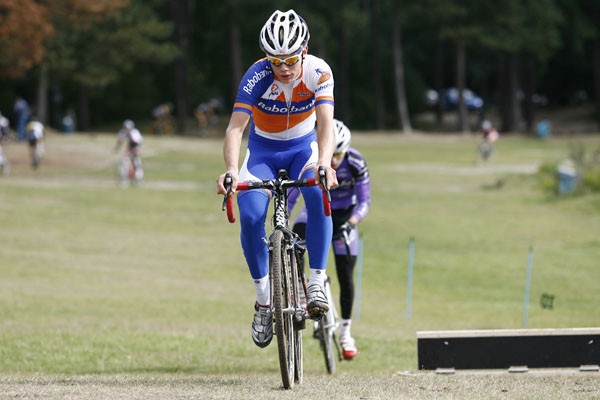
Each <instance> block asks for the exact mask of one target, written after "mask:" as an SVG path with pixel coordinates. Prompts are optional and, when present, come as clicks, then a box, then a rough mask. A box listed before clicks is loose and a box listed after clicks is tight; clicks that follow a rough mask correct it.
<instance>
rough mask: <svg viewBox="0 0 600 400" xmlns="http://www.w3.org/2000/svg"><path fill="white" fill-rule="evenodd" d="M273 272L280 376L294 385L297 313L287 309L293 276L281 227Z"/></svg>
mask: <svg viewBox="0 0 600 400" xmlns="http://www.w3.org/2000/svg"><path fill="white" fill-rule="evenodd" d="M271 245H272V249H271V259H270V262H271V274H272V276H273V293H272V295H273V307H274V319H275V321H274V322H275V333H276V336H277V350H278V353H279V369H280V370H281V380H282V382H283V387H284V388H285V389H291V388H293V387H294V379H295V372H294V371H295V367H296V362H295V358H296V357H295V356H296V352H295V349H294V344H295V339H294V321H293V319H294V315H293V314H291V313H284V310H285V309H287V308H289V307H290V294H291V293H290V292H291V291H290V288H291V287H292V286H291V280H290V274H289V273H286V272H288V271H289V262H288V259H287V251H286V248H285V243H284V238H283V232H282V231H281V230H279V229H277V230H275V231H274V232H273V235H272V236H271Z"/></svg>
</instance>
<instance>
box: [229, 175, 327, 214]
mask: <svg viewBox="0 0 600 400" xmlns="http://www.w3.org/2000/svg"><path fill="white" fill-rule="evenodd" d="M232 183H233V178H232V176H231V174H230V173H227V174H226V175H225V180H224V181H223V186H225V189H227V193H226V194H225V196H224V199H223V206H222V208H221V210H222V211H225V210H227V220H228V221H229V222H231V223H234V222H235V221H236V218H235V212H234V210H233V196H232V188H231V185H232ZM319 185H320V186H321V187H322V190H323V209H324V213H325V215H326V216H330V215H331V194H330V193H329V190H328V189H327V186H326V178H325V171H324V169H323V167H319V179H318V180H317V179H316V178H305V179H282V180H280V179H265V180H262V181H242V182H238V184H237V190H240V191H241V190H252V189H269V190H274V189H276V188H277V187H278V186H279V187H281V188H282V189H286V188H288V187H305V186H319Z"/></svg>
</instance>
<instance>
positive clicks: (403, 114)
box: [392, 17, 412, 133]
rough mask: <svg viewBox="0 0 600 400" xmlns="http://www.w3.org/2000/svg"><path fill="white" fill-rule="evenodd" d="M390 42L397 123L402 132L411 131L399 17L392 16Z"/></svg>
mask: <svg viewBox="0 0 600 400" xmlns="http://www.w3.org/2000/svg"><path fill="white" fill-rule="evenodd" d="M393 24H394V27H393V30H392V35H393V37H392V43H393V51H394V76H395V80H396V98H397V99H398V109H397V112H398V123H399V126H400V128H401V129H402V132H404V133H411V132H412V127H411V124H410V117H409V115H408V106H407V103H406V88H405V85H404V59H403V54H402V30H401V26H400V18H398V17H395V18H393Z"/></svg>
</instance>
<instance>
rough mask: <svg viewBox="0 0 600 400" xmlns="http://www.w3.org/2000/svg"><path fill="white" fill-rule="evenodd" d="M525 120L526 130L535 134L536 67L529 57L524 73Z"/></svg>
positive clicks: (523, 100)
mask: <svg viewBox="0 0 600 400" xmlns="http://www.w3.org/2000/svg"><path fill="white" fill-rule="evenodd" d="M523 72H524V73H523V95H524V98H523V99H521V101H522V102H523V107H522V108H523V119H524V120H525V130H526V131H527V132H533V119H534V117H535V115H534V112H535V110H534V104H533V92H534V90H535V67H534V61H533V59H532V57H527V59H526V60H525V65H524V71H523Z"/></svg>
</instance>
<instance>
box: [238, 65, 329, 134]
mask: <svg viewBox="0 0 600 400" xmlns="http://www.w3.org/2000/svg"><path fill="white" fill-rule="evenodd" d="M319 104H331V105H333V104H334V100H333V74H332V72H331V68H329V65H327V63H326V62H325V61H324V60H322V59H320V58H317V57H315V56H312V55H306V56H305V57H304V61H303V64H302V71H301V72H300V76H299V77H298V78H297V79H295V80H294V81H293V82H290V83H287V84H286V83H281V82H279V81H277V80H275V74H274V73H273V69H272V67H271V63H270V62H269V61H268V60H267V59H266V58H264V59H261V60H258V61H257V62H256V63H254V64H253V65H252V66H251V67H250V68H249V69H248V71H246V74H245V75H244V78H243V79H242V80H241V82H240V87H239V89H238V95H237V98H236V101H235V104H234V106H233V111H242V112H246V113H248V114H250V115H251V116H252V121H251V125H250V136H251V137H252V135H258V136H261V137H264V138H268V139H272V140H290V139H295V138H298V137H301V136H304V135H307V134H308V133H310V132H312V131H313V130H314V129H315V122H316V115H315V107H316V106H317V105H319Z"/></svg>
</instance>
